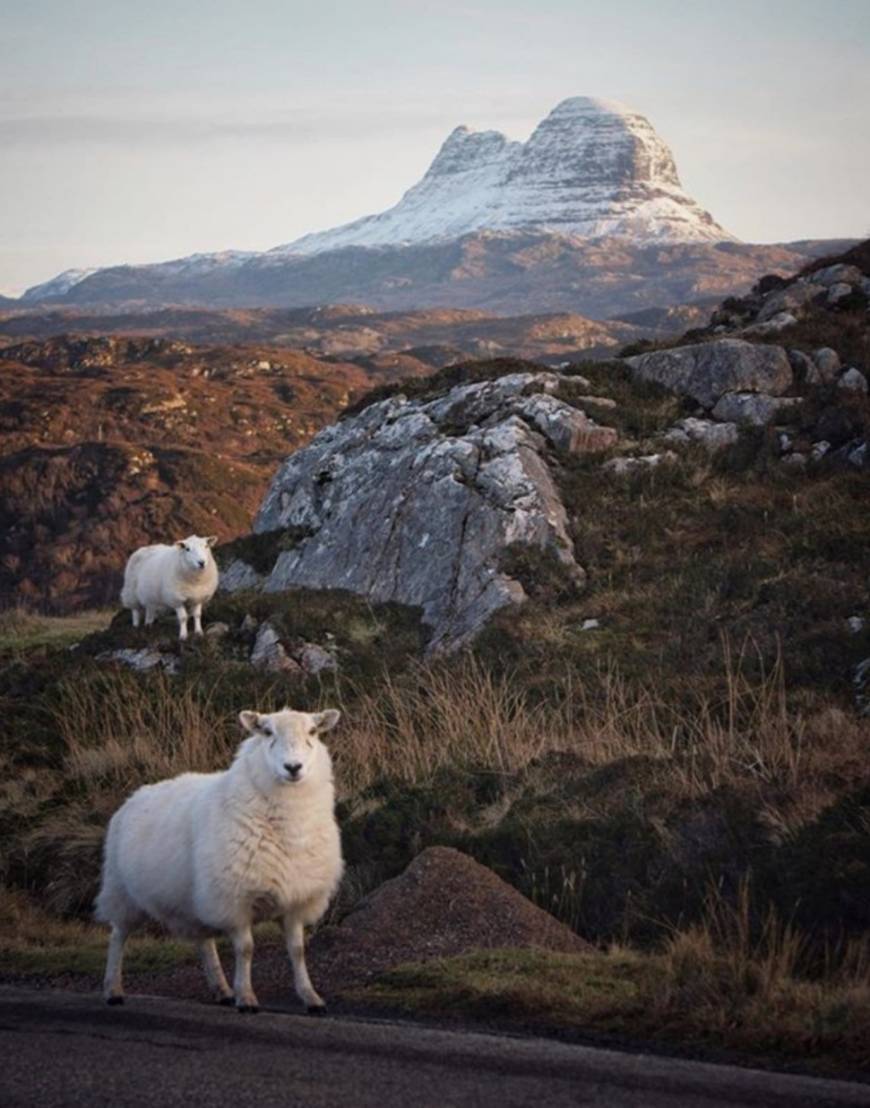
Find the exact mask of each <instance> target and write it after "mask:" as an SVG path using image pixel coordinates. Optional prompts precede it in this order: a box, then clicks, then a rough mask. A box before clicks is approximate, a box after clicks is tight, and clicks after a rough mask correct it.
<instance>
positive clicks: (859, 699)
mask: <svg viewBox="0 0 870 1108" xmlns="http://www.w3.org/2000/svg"><path fill="white" fill-rule="evenodd" d="M852 682H853V684H854V685H855V704H856V706H857V708H858V713H859V714H860V715H862V716H870V658H865V659H864V660H863V661H861V662H859V663H858V665H857V666H855V675H854V677H853V678H852Z"/></svg>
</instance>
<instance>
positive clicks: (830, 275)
mask: <svg viewBox="0 0 870 1108" xmlns="http://www.w3.org/2000/svg"><path fill="white" fill-rule="evenodd" d="M863 276H864V274H863V273H862V272H861V270H860V269H859V268H858V267H857V266H856V265H847V264H846V263H845V262H838V263H836V264H835V265H829V266H826V267H825V268H824V269H817V270H816V272H815V273H813V274H812V278H811V279H812V281H813V283H814V284H817V285H823V286H824V287H825V288H831V287H832V286H834V285H841V284H848V285H855V284H860V283H861V279H862V278H863Z"/></svg>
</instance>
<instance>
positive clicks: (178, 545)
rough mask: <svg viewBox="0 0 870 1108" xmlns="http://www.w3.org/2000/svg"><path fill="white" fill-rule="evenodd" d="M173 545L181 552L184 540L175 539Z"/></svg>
mask: <svg viewBox="0 0 870 1108" xmlns="http://www.w3.org/2000/svg"><path fill="white" fill-rule="evenodd" d="M175 545H176V546H177V547H178V548H179V550H181V549H182V548H183V547H184V545H185V543H184V539H176V540H175Z"/></svg>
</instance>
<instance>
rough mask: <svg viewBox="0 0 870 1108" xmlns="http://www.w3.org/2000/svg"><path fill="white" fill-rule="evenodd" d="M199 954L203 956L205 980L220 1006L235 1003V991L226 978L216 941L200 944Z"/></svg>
mask: <svg viewBox="0 0 870 1108" xmlns="http://www.w3.org/2000/svg"><path fill="white" fill-rule="evenodd" d="M199 952H200V954H201V955H202V968H203V969H204V970H205V979H206V981H208V983H209V987H210V988H211V989H212V991H213V992H214V993H215V995H216V996H217V1000H218V1003H219V1004H232V1003H234V997H233V990H232V989H231V988H230V986H229V984H228V983H227V979H226V977H225V976H224V968H223V966H222V965H221V960H220V955H219V954H218V952H217V947H216V946H215V941H214V939H205V940H204V941H203V942H201V943H200V944H199Z"/></svg>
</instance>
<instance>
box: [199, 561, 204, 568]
mask: <svg viewBox="0 0 870 1108" xmlns="http://www.w3.org/2000/svg"><path fill="white" fill-rule="evenodd" d="M198 565H199V568H200V569H205V562H203V561H200V562H199V563H198Z"/></svg>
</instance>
